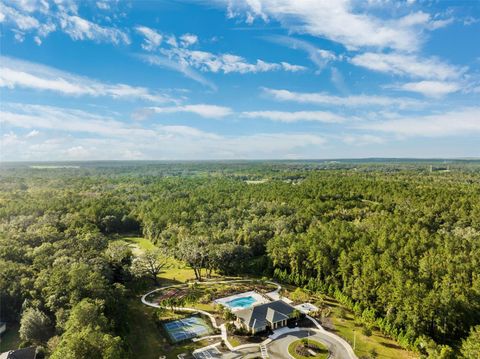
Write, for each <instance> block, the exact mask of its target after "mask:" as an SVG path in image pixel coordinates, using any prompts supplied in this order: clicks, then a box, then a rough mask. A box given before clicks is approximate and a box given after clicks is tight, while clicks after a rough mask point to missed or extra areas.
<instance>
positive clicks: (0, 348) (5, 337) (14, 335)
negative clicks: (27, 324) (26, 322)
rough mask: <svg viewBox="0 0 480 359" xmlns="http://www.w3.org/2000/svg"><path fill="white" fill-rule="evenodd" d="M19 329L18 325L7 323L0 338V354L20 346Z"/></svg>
mask: <svg viewBox="0 0 480 359" xmlns="http://www.w3.org/2000/svg"><path fill="white" fill-rule="evenodd" d="M19 327H20V326H19V325H18V324H14V323H7V331H6V332H5V333H3V334H2V336H1V338H0V353H3V352H6V351H8V350H12V349H17V348H18V345H19V344H20V337H19V335H18V329H19Z"/></svg>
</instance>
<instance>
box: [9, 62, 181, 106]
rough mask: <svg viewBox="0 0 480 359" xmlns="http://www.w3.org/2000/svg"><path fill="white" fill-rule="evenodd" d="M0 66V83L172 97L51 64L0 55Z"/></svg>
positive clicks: (66, 92) (72, 91) (77, 93)
mask: <svg viewBox="0 0 480 359" xmlns="http://www.w3.org/2000/svg"><path fill="white" fill-rule="evenodd" d="M0 70H1V71H0V87H7V88H16V87H22V88H30V89H34V90H42V91H54V92H58V93H61V94H64V95H72V96H94V97H98V96H109V97H112V98H126V99H132V98H135V99H141V100H145V101H150V102H159V103H162V102H167V101H172V100H171V99H170V98H169V97H168V96H166V95H162V94H157V93H152V92H150V91H149V90H148V89H146V88H144V87H133V86H129V85H126V84H106V83H103V82H99V81H95V80H92V79H89V78H87V77H81V76H77V75H73V74H71V73H68V72H65V71H60V70H57V69H54V68H52V67H48V66H44V65H40V64H36V63H33V62H28V61H23V60H18V59H14V58H11V57H5V56H1V57H0Z"/></svg>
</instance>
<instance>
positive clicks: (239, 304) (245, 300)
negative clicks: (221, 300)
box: [225, 295, 257, 309]
mask: <svg viewBox="0 0 480 359" xmlns="http://www.w3.org/2000/svg"><path fill="white" fill-rule="evenodd" d="M256 301H257V300H256V299H255V298H253V297H252V296H251V295H249V296H248V297H239V298H235V299H232V300H229V301H228V302H225V305H226V306H228V307H230V308H242V309H244V308H249V307H251V306H252V305H253V304H254V303H255V302H256Z"/></svg>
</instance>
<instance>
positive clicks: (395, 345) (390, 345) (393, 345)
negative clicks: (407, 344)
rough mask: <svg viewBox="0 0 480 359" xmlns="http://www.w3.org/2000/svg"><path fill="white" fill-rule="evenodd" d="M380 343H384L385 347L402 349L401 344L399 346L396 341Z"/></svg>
mask: <svg viewBox="0 0 480 359" xmlns="http://www.w3.org/2000/svg"><path fill="white" fill-rule="evenodd" d="M380 344H382V345H383V346H384V347H387V348H392V349H402V347H401V346H399V345H397V344H394V343H387V342H380Z"/></svg>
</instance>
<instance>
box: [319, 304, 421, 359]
mask: <svg viewBox="0 0 480 359" xmlns="http://www.w3.org/2000/svg"><path fill="white" fill-rule="evenodd" d="M325 304H327V305H328V306H330V307H331V308H332V314H331V316H330V318H331V320H332V322H333V324H334V327H335V333H336V334H338V335H340V336H341V337H343V338H344V339H346V340H347V341H348V342H349V343H350V344H351V345H352V347H353V341H354V336H355V337H356V338H355V354H357V356H358V357H361V356H370V352H371V350H373V349H374V350H375V351H376V352H377V354H378V357H379V358H391V359H411V358H417V356H416V355H415V354H414V353H412V352H409V351H407V350H405V349H403V348H402V347H400V346H399V345H398V343H397V342H395V341H394V340H392V339H390V338H387V337H386V336H384V335H383V334H382V333H380V332H379V331H376V330H374V331H372V335H371V336H370V337H367V336H365V335H363V334H362V327H361V326H360V325H358V324H357V323H355V320H354V316H353V313H351V312H350V311H348V310H347V309H346V308H345V311H346V313H347V315H346V317H345V318H342V317H341V308H342V306H341V304H340V303H338V302H337V301H335V300H333V299H331V298H328V299H327V300H326V301H325Z"/></svg>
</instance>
